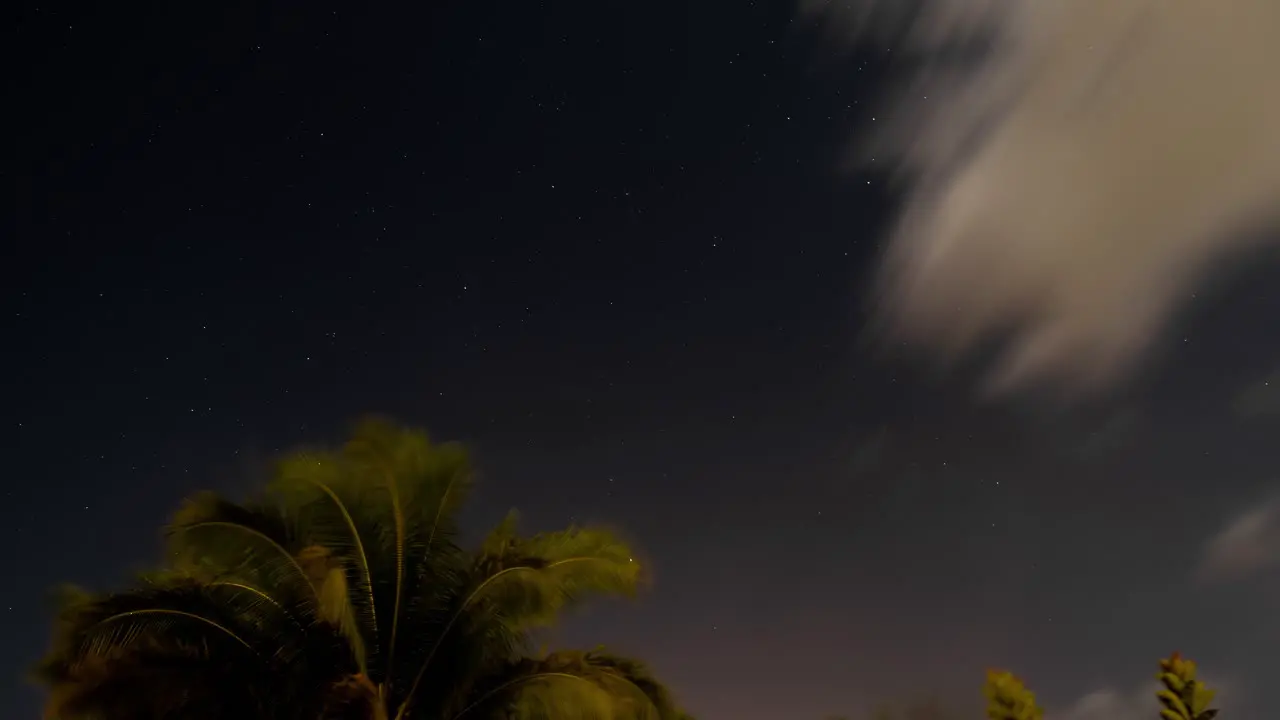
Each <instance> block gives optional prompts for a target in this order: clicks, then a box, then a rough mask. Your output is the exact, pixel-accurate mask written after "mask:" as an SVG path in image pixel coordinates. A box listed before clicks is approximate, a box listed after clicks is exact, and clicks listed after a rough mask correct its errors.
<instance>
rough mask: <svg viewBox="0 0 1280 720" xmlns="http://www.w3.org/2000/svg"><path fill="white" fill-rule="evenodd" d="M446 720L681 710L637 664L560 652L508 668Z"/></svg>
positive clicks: (660, 718)
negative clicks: (449, 719) (450, 719)
mask: <svg viewBox="0 0 1280 720" xmlns="http://www.w3.org/2000/svg"><path fill="white" fill-rule="evenodd" d="M646 686H647V687H646ZM449 717H451V718H452V720H478V719H480V718H485V719H488V718H495V717H502V718H515V719H518V720H543V719H547V718H555V720H674V719H676V718H678V717H679V711H678V710H677V709H676V708H675V707H674V705H673V704H672V703H671V702H670V697H669V694H668V693H667V691H666V689H665V688H662V687H661V686H660V685H659V684H658V683H656V681H654V680H653V679H652V678H651V677H649V676H648V672H647V670H645V669H644V667H643V665H641V664H640V663H637V662H634V661H630V660H626V659H624V658H619V657H616V656H611V655H606V654H603V653H600V652H579V651H562V652H558V653H553V654H551V655H548V656H546V657H544V658H542V659H540V660H531V659H526V660H522V661H519V662H515V663H511V664H509V665H507V666H506V667H504V668H503V669H502V670H500V671H499V672H498V673H496V674H495V675H494V676H492V677H491V678H489V679H488V681H487V683H486V686H485V687H483V689H482V691H480V692H477V693H476V695H475V699H474V700H472V701H471V702H469V703H468V704H467V705H466V706H465V707H463V708H462V709H461V710H460V711H458V712H457V713H454V714H451V715H450V716H449Z"/></svg>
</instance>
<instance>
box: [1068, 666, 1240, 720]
mask: <svg viewBox="0 0 1280 720" xmlns="http://www.w3.org/2000/svg"><path fill="white" fill-rule="evenodd" d="M1201 679H1202V680H1203V681H1204V683H1205V684H1206V685H1208V686H1209V687H1210V688H1212V689H1213V690H1216V691H1218V695H1217V696H1216V697H1215V699H1214V703H1213V705H1212V707H1216V708H1218V709H1219V710H1222V711H1223V712H1227V713H1229V712H1230V711H1231V710H1233V709H1238V708H1240V707H1241V705H1242V698H1241V696H1240V690H1239V687H1238V686H1236V685H1234V684H1231V683H1224V682H1222V681H1221V680H1220V679H1216V678H1213V677H1202V678H1201ZM1159 689H1160V686H1159V684H1158V683H1157V682H1155V681H1152V682H1150V683H1146V684H1144V685H1142V686H1141V687H1139V688H1137V689H1134V690H1130V691H1128V692H1121V691H1118V690H1115V689H1102V690H1095V691H1093V692H1091V693H1089V694H1087V695H1085V696H1084V697H1081V698H1080V699H1079V700H1077V701H1075V702H1074V703H1072V704H1071V705H1069V706H1068V707H1067V708H1066V709H1065V710H1062V711H1059V712H1048V713H1046V717H1047V720H1146V719H1147V718H1153V717H1158V716H1159V712H1160V704H1159V701H1157V700H1156V691H1157V690H1159Z"/></svg>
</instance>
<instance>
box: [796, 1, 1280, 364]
mask: <svg viewBox="0 0 1280 720" xmlns="http://www.w3.org/2000/svg"><path fill="white" fill-rule="evenodd" d="M801 2H802V6H803V7H804V8H805V9H806V10H808V11H810V12H820V13H823V14H825V15H827V16H831V17H836V18H839V19H842V20H845V21H850V24H848V25H846V26H842V27H848V28H851V29H850V30H849V37H850V38H852V39H854V40H867V39H869V38H874V39H875V40H877V42H878V43H879V45H883V44H884V39H885V38H886V37H889V36H892V32H891V30H892V29H893V28H899V29H902V28H909V32H908V33H907V34H906V36H905V39H903V38H899V41H898V42H895V44H894V48H893V55H892V56H893V57H902V56H910V57H912V59H913V61H916V62H917V64H915V65H912V67H913V68H916V69H918V70H919V72H918V75H916V77H914V78H913V79H911V81H910V82H908V83H905V84H904V85H903V88H904V91H903V93H902V96H901V97H900V98H899V99H898V100H896V101H895V102H894V103H892V104H891V106H890V107H889V108H886V109H884V110H881V111H878V112H877V115H878V117H877V121H876V123H875V125H877V126H880V127H882V128H884V129H885V132H884V133H882V134H880V135H879V136H877V137H876V138H875V144H873V145H872V146H870V147H873V148H875V149H874V150H869V149H868V148H867V147H863V148H862V149H861V151H860V152H861V153H862V155H864V156H865V157H863V158H862V159H864V160H869V159H870V157H871V156H873V155H874V156H875V157H876V158H877V159H878V162H877V163H876V164H877V165H878V166H882V165H883V163H884V162H885V160H886V159H888V160H892V161H893V162H894V163H895V167H896V168H897V169H898V170H899V171H900V172H901V173H902V175H903V176H904V178H905V179H906V181H907V183H908V190H909V194H908V200H907V204H906V206H905V209H904V210H903V212H902V216H901V218H900V223H899V225H898V227H897V229H896V232H895V234H894V235H893V237H892V238H891V241H890V243H889V248H888V252H887V254H886V258H885V261H884V265H883V273H882V279H883V283H882V288H881V290H880V300H881V301H882V306H883V308H884V316H885V328H886V330H887V331H888V332H889V333H890V334H891V335H892V336H893V337H894V338H895V339H902V340H905V341H908V342H914V343H916V344H918V345H920V346H922V347H924V348H926V349H928V350H931V351H933V352H934V353H935V354H936V355H938V356H940V357H943V358H949V359H954V358H959V357H961V356H963V355H965V354H968V353H969V352H971V351H973V350H974V349H975V348H976V347H978V346H980V345H981V344H982V343H983V342H984V341H985V340H987V339H990V338H992V336H993V334H999V333H1003V332H1010V333H1011V334H1012V336H1011V340H1010V342H1009V344H1008V345H1007V346H1006V348H1005V351H1004V352H1003V353H1002V355H1001V357H1000V360H999V362H998V363H997V366H996V368H995V371H994V373H993V375H992V381H993V387H994V388H996V389H1001V388H1012V387H1017V386H1020V385H1023V384H1025V383H1028V382H1038V381H1043V380H1056V381H1059V382H1060V383H1064V384H1065V386H1066V387H1072V388H1080V389H1083V388H1088V387H1106V386H1108V385H1109V384H1111V383H1113V382H1114V381H1116V380H1118V379H1120V378H1121V377H1123V376H1124V375H1125V374H1126V373H1127V372H1129V371H1131V370H1132V368H1133V366H1134V364H1135V361H1137V360H1139V359H1140V358H1141V357H1142V356H1143V355H1144V353H1146V352H1147V351H1148V350H1149V349H1150V346H1151V344H1152V342H1153V341H1154V340H1155V339H1156V338H1157V337H1158V336H1159V334H1160V333H1161V332H1162V331H1163V330H1164V329H1165V325H1166V323H1167V321H1168V320H1169V318H1170V316H1171V314H1172V312H1173V311H1174V310H1176V309H1177V308H1178V306H1179V305H1180V304H1182V303H1184V302H1186V301H1187V300H1188V299H1189V298H1190V296H1191V294H1192V292H1193V291H1194V289H1195V288H1196V287H1197V285H1198V284H1199V283H1201V282H1203V281H1204V280H1205V276H1206V275H1207V274H1208V273H1209V271H1210V268H1211V267H1215V266H1216V265H1217V264H1218V261H1220V260H1221V259H1222V258H1223V257H1224V256H1226V255H1228V254H1230V253H1231V252H1234V251H1239V250H1241V249H1243V248H1244V247H1245V245H1246V244H1247V243H1249V242H1252V241H1256V240H1257V239H1258V238H1259V236H1260V234H1259V232H1257V231H1260V230H1264V229H1267V228H1270V229H1273V230H1274V229H1275V226H1276V225H1277V224H1280V217H1277V214H1278V210H1280V93H1276V92H1273V91H1271V90H1269V88H1272V87H1274V85H1275V71H1274V69H1275V68H1277V67H1280V2H1276V1H1275V0H1215V2H1200V1H1198V0H1106V1H1105V2H1104V1H1103V0H920V1H918V2H906V0H801ZM887 2H888V3H889V4H886V3H887ZM907 7H910V8H913V9H915V10H918V12H915V13H914V14H912V11H909V10H904V9H903V8H907ZM872 10H874V11H878V12H872ZM875 31H882V32H880V33H879V34H875ZM975 39H979V40H984V41H990V48H991V52H989V53H975V52H973V51H972V50H973V48H974V41H975ZM879 45H877V47H878V46H879ZM979 57H981V59H979ZM904 67H906V66H905V65H904Z"/></svg>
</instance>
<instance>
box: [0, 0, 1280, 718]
mask: <svg viewBox="0 0 1280 720" xmlns="http://www.w3.org/2000/svg"><path fill="white" fill-rule="evenodd" d="M797 17H798V16H797V14H796V11H795V8H793V7H792V6H791V5H789V4H787V3H776V4H775V3H764V2H755V3H748V2H732V3H731V2H728V1H727V0H714V1H710V2H706V3H696V4H693V3H656V4H639V5H637V4H628V5H626V6H625V7H622V6H617V5H615V4H609V3H603V4H602V3H573V4H569V3H547V4H540V3H520V4H513V5H510V6H504V7H503V9H502V11H501V12H495V11H494V10H493V7H492V6H491V5H485V4H477V3H460V2H439V3H430V4H423V5H422V9H419V10H416V11H391V10H385V9H383V10H379V9H360V10H357V9H354V8H352V7H350V6H349V5H348V4H338V3H325V2H320V3H272V4H271V5H270V7H269V8H268V7H265V6H263V5H262V4H260V3H248V2H231V3H223V4H219V5H218V7H217V9H216V10H214V9H211V10H208V11H193V10H192V9H190V8H189V7H182V8H179V7H178V6H177V5H174V4H168V5H165V6H163V7H161V6H158V5H157V6H156V7H142V6H139V7H137V8H119V7H112V8H107V7H105V6H101V7H93V8H72V7H69V6H58V7H54V6H48V5H41V6H40V7H39V8H38V9H37V8H35V7H29V8H25V9H23V10H21V11H20V12H19V13H18V23H17V25H16V29H15V30H14V31H13V34H14V35H15V36H16V45H17V46H18V47H19V48H20V52H21V53H22V55H23V56H24V57H25V58H27V60H26V63H25V64H24V65H23V67H22V69H21V70H20V71H17V72H15V77H16V80H15V82H16V84H17V88H16V91H17V95H18V97H19V100H18V101H17V102H16V103H14V105H13V107H14V108H18V110H16V111H15V112H16V115H15V117H16V118H17V120H18V124H19V126H20V127H19V130H18V132H17V134H16V136H15V138H14V144H15V146H16V147H15V149H16V156H15V161H14V162H13V163H11V164H10V165H9V168H11V169H9V170H7V171H6V173H7V174H8V175H9V176H10V177H11V178H12V179H13V181H14V184H15V187H16V193H15V194H14V195H13V196H12V197H14V201H15V202H14V207H13V212H12V213H11V214H10V215H11V217H12V225H11V228H12V229H11V231H10V232H9V233H6V236H8V237H12V238H15V239H16V242H12V243H6V244H5V247H6V249H5V250H4V251H3V253H4V254H3V256H2V257H3V261H0V272H3V279H4V288H5V299H6V308H5V309H6V312H5V313H4V314H3V320H2V321H0V322H3V328H2V329H3V337H4V338H6V342H5V343H4V345H3V348H4V351H3V355H0V362H3V364H4V377H5V378H6V382H5V384H4V390H3V392H4V396H3V402H2V403H0V414H2V415H3V420H4V425H3V427H4V438H5V443H4V447H5V448H6V450H7V451H8V453H9V455H10V457H11V458H12V461H11V465H10V468H9V479H8V480H7V481H6V483H5V485H4V488H3V492H4V493H5V495H4V503H3V504H2V505H0V507H3V513H4V515H3V517H2V518H0V520H2V521H3V522H0V528H3V530H2V531H3V532H4V533H6V536H5V542H4V543H3V547H4V552H5V553H6V557H5V561H6V564H7V567H8V568H9V572H10V577H11V578H12V581H11V582H9V583H5V584H4V586H3V587H2V588H0V612H2V613H3V615H2V616H0V617H3V620H2V621H0V623H2V624H0V629H3V631H4V632H5V633H6V635H7V637H9V638H10V643H9V644H10V648H9V651H8V652H6V653H5V654H4V658H3V661H2V662H0V672H3V675H4V677H5V678H7V682H6V683H5V684H4V685H0V688H3V690H2V694H0V711H2V712H0V714H3V715H4V716H5V717H14V718H19V717H33V716H34V714H35V713H36V712H37V708H38V706H39V695H38V693H37V692H36V691H34V690H33V689H31V688H29V687H27V686H25V685H24V683H23V682H22V679H21V673H22V671H23V670H24V668H25V667H27V666H28V665H29V664H30V663H31V662H32V661H33V660H34V659H35V658H36V656H37V655H38V654H39V653H40V652H41V651H42V649H43V648H44V643H45V641H46V631H47V628H46V626H47V616H46V614H45V608H46V606H45V599H46V597H47V595H46V591H47V590H48V589H49V588H50V587H52V586H54V585H55V584H57V583H59V582H64V581H72V582H78V583H83V584H87V585H90V586H93V587H109V586H111V585H112V584H113V583H117V582H120V581H122V580H123V579H124V578H125V576H126V573H127V572H128V571H129V570H130V569H131V568H136V567H139V566H141V565H144V564H146V563H147V562H150V561H151V560H153V559H154V558H155V556H156V553H157V550H158V527H159V526H160V524H161V523H163V521H164V520H165V518H166V516H167V514H168V512H169V511H170V510H171V509H172V508H174V507H175V505H176V503H177V502H178V500H179V499H180V498H181V497H182V496H184V495H186V494H188V493H190V492H192V491H194V490H197V489H201V488H213V489H217V490H220V491H224V492H228V493H233V494H235V493H240V492H243V491H244V490H246V489H248V488H251V487H253V486H254V484H255V483H256V482H257V481H258V480H259V479H260V478H261V468H262V466H263V463H264V462H266V461H267V460H268V459H269V458H270V457H271V456H272V455H274V454H275V453H277V452H279V451H282V450H285V449H288V448H289V447H291V446H293V445H295V444H297V443H299V442H304V441H305V442H314V441H325V440H334V441H336V440H338V439H340V438H341V437H342V435H343V433H344V431H345V429H346V427H347V426H348V424H349V422H350V421H351V420H353V419H354V418H356V417H357V416H359V415H361V414H363V413H366V412H377V413H385V414H388V415H391V416H393V417H395V418H397V419H398V420H400V421H402V422H404V423H407V424H412V425H417V426H423V427H426V428H428V429H429V430H430V431H431V432H432V433H433V434H434V435H435V436H436V437H438V438H447V439H457V440H462V441H464V442H466V443H468V444H469V445H470V446H471V447H472V449H473V451H474V454H475V460H476V463H477V465H478V467H479V469H480V472H481V477H480V481H479V487H478V490H477V495H476V500H475V502H474V503H473V506H472V507H471V508H470V509H469V510H468V515H469V517H470V518H471V519H472V520H473V527H475V528H477V529H479V528H484V527H485V526H487V525H488V524H490V523H492V522H495V521H496V520H498V519H499V518H500V517H501V516H502V514H503V513H504V512H505V511H506V510H507V509H508V508H510V507H517V508H519V509H520V510H521V511H522V512H523V513H524V516H525V518H526V521H527V526H528V527H529V528H530V529H537V528H543V527H553V526H558V525H563V524H566V523H568V522H570V521H598V522H607V523H610V524H616V525H619V526H621V527H622V528H624V529H625V530H626V532H627V533H628V534H629V535H630V536H631V537H633V538H634V539H635V541H636V542H637V543H638V544H639V545H640V546H641V547H642V548H644V552H645V556H646V557H647V558H648V559H649V561H650V562H651V563H652V566H653V568H654V573H655V576H656V584H655V587H654V588H653V590H652V591H651V592H650V593H649V594H648V596H647V597H645V598H643V599H642V600H641V601H639V602H637V603H634V604H627V605H620V606H616V607H615V606H609V607H604V608H600V609H598V610H596V611H592V612H590V613H588V614H586V615H584V616H582V617H576V618H574V619H573V621H572V622H571V623H570V624H569V625H568V626H567V627H566V628H565V629H564V630H563V632H562V637H561V639H562V640H563V642H565V643H566V644H587V645H595V644H597V643H604V644H607V645H608V646H610V647H611V648H613V649H615V650H618V651H620V652H626V653H633V654H636V655H638V656H640V657H642V658H644V659H646V660H648V661H650V662H651V663H652V664H653V665H654V666H655V668H656V670H657V671H658V672H659V673H660V675H661V676H662V677H663V678H664V679H666V680H667V681H668V682H669V683H670V684H671V685H672V687H673V689H674V690H675V692H676V693H677V694H678V696H679V697H680V698H681V699H682V700H683V701H684V702H685V704H686V705H687V706H688V707H689V709H690V710H691V711H692V712H693V713H694V714H695V715H696V716H697V717H699V718H701V719H702V720H729V719H731V718H732V719H733V720H783V719H785V720H799V719H801V718H813V719H815V720H816V719H817V718H820V717H822V716H823V715H825V714H834V713H845V714H850V715H853V716H858V715H860V714H861V713H862V712H863V711H864V710H865V709H866V708H867V707H868V706H870V705H871V704H873V703H875V702H878V701H884V700H888V701H892V700H900V699H904V698H906V699H910V698H912V697H915V696H919V695H928V694H932V693H939V694H941V695H942V696H943V697H944V698H947V699H948V700H949V701H951V702H953V704H954V705H955V706H956V707H957V708H958V709H960V710H962V711H964V712H966V713H972V712H976V710H977V708H978V707H980V697H979V696H978V690H979V686H980V683H981V679H982V670H983V669H984V668H985V667H987V666H991V665H1004V666H1010V667H1012V668H1014V669H1016V670H1017V671H1018V672H1019V673H1020V674H1022V675H1023V676H1025V677H1026V679H1027V680H1028V682H1029V683H1031V684H1032V685H1033V686H1034V687H1035V688H1037V690H1038V691H1039V693H1040V695H1041V696H1042V698H1043V699H1044V701H1045V703H1046V704H1047V705H1048V706H1049V707H1050V708H1051V709H1053V710H1056V711H1057V714H1056V715H1055V717H1058V718H1069V719H1070V720H1127V718H1128V717H1131V715H1128V714H1125V709H1124V702H1126V699H1127V698H1128V697H1130V696H1132V695H1133V694H1134V693H1141V692H1143V691H1144V689H1145V687H1146V684H1147V682H1148V681H1149V679H1150V678H1151V677H1152V675H1153V673H1154V672H1155V661H1156V659H1157V657H1159V656H1160V655H1163V654H1167V653H1168V652H1170V651H1172V650H1175V649H1179V650H1182V651H1184V652H1185V653H1187V654H1189V655H1191V656H1192V657H1194V658H1195V659H1197V660H1198V661H1199V662H1200V664H1201V666H1202V667H1203V668H1204V672H1205V673H1206V674H1207V675H1208V676H1209V677H1210V678H1211V679H1216V680H1217V681H1218V682H1220V683H1222V684H1223V685H1224V695H1223V707H1224V710H1226V711H1228V712H1230V713H1231V714H1230V718H1231V720H1262V718H1263V716H1264V714H1265V713H1264V712H1263V710H1262V708H1261V707H1260V705H1259V703H1258V702H1257V701H1258V696H1259V695H1260V693H1261V691H1262V689H1263V688H1265V687H1266V685H1265V683H1266V682H1268V681H1270V680H1272V679H1273V678H1274V674H1275V663H1274V655H1273V653H1274V648H1275V647H1276V646H1277V643H1278V642H1280V615H1278V614H1277V613H1276V612H1275V608H1276V607H1278V606H1280V564H1277V560H1280V537H1277V536H1278V535H1280V504H1277V501H1276V497H1278V496H1280V477H1278V473H1277V465H1276V462H1275V458H1276V443H1275V438H1276V437H1277V432H1280V375H1277V372H1278V368H1280V334H1277V333H1276V332H1275V318H1276V317H1277V313H1280V293H1277V291H1276V290H1275V287H1276V285H1275V281H1276V279H1277V275H1276V272H1275V271H1274V269H1273V265H1274V263H1271V262H1270V261H1272V260H1274V258H1272V257H1267V256H1265V255H1263V256H1257V257H1255V258H1254V259H1255V260H1261V261H1262V262H1253V263H1251V265H1250V267H1249V268H1247V269H1244V270H1239V271H1238V272H1236V273H1235V274H1233V275H1231V276H1230V279H1231V282H1221V283H1219V284H1217V285H1213V286H1206V287H1201V288H1199V289H1198V290H1197V292H1196V296H1195V298H1194V299H1192V300H1191V301H1190V303H1189V304H1187V306H1186V307H1185V308H1184V310H1183V313H1182V314H1181V315H1180V316H1179V317H1178V318H1177V319H1176V322H1175V327H1174V329H1173V331H1172V332H1171V333H1169V336H1168V339H1169V342H1167V343H1165V345H1164V346H1162V348H1163V352H1161V353H1159V354H1158V355H1157V356H1155V357H1152V358H1150V359H1149V360H1148V361H1147V362H1146V363H1145V364H1144V365H1143V366H1142V368H1141V371H1140V372H1139V373H1138V374H1137V375H1136V376H1135V377H1133V378H1132V379H1131V381H1130V382H1128V383H1126V384H1125V385H1124V386H1122V387H1121V388H1119V389H1118V390H1116V391H1115V392H1113V393H1112V394H1110V395H1108V396H1106V397H1105V398H1102V399H1098V400H1095V401H1094V402H1091V403H1089V404H1088V405H1084V406H1079V407H1075V408H1073V409H1071V410H1070V411H1062V412H1050V411H1049V410H1047V409H1046V407H1045V406H1044V405H1042V404H1040V403H1038V402H1037V401H1036V399H1035V397H1034V396H1019V397H1014V398H1007V399H1004V400H1002V401H999V402H984V401H980V399H979V398H978V396H977V395H976V393H975V391H974V387H975V378H976V377H978V374H977V372H976V371H974V369H973V368H969V367H961V368H958V369H957V370H956V371H954V372H952V373H950V374H946V375H943V374H941V373H939V372H936V371H935V369H934V368H932V367H931V365H930V364H929V363H927V362H923V361H921V359H920V358H919V357H918V356H917V355H916V354H915V353H912V352H908V351H905V350H904V351H901V352H899V351H896V350H894V349H892V348H891V349H890V350H886V349H885V348H883V347H878V348H872V347H870V346H868V344H867V343H866V334H865V332H864V331H865V328H866V318H867V315H868V303H867V296H868V287H869V286H868V278H869V277H870V276H871V275H872V272H873V270H874V262H875V260H876V258H877V253H878V252H879V249H880V247H881V246H880V242H881V240H880V239H881V238H882V237H883V236H884V234H885V232H886V230H887V229H888V228H889V226H890V223H891V221H892V218H893V216H894V213H895V210H896V208H897V203H898V201H899V200H900V199H901V198H900V197H899V196H898V195H897V194H896V193H894V192H892V191H891V190H890V186H889V184H888V182H887V181H888V178H887V177H886V176H885V175H884V174H883V173H879V172H876V171H875V170H874V168H871V169H859V170H856V171H853V172H845V171H844V169H845V168H844V166H843V163H842V160H843V159H844V157H845V152H846V149H847V147H848V144H849V142H850V139H851V138H854V137H858V136H859V134H860V133H863V132H865V131H867V130H868V129H869V128H870V127H871V126H872V124H873V123H874V122H876V120H874V119H873V118H876V117H878V116H877V115H876V114H875V107H876V100H877V99H878V98H879V97H880V95H881V94H882V92H883V91H885V90H886V87H887V86H888V84H889V83H890V82H891V81H892V80H893V78H894V76H893V75H892V74H891V73H890V72H889V70H890V65H889V59H890V58H889V55H890V53H889V51H890V50H891V48H885V52H879V51H872V50H869V49H864V50H862V51H857V52H852V53H836V52H834V51H833V49H832V48H831V46H830V45H829V44H827V43H824V42H822V35H821V33H819V32H818V31H817V29H816V27H814V26H813V25H812V22H811V21H809V20H804V21H802V20H799V19H797ZM1224 277H1225V276H1224ZM1268 383H1270V384H1268ZM1188 613H1193V617H1195V618H1197V619H1198V621H1196V622H1192V623H1186V622H1185V618H1186V616H1187V614H1188ZM1174 628H1176V631H1175V630H1174ZM1108 693H1110V694H1108ZM1082 701H1084V705H1082V706H1081V705H1077V703H1080V702H1082ZM1143 712H1144V713H1147V714H1151V713H1153V708H1151V707H1146V708H1145V709H1144V710H1143ZM1090 713H1092V714H1090ZM969 716H971V715H966V717H969Z"/></svg>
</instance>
